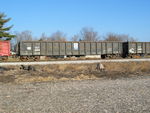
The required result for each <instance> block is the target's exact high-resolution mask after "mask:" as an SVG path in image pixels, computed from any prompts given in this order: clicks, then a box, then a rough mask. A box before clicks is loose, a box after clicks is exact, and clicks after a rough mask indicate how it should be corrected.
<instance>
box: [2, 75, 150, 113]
mask: <svg viewBox="0 0 150 113" xmlns="http://www.w3.org/2000/svg"><path fill="white" fill-rule="evenodd" d="M0 113H150V77H149V76H141V77H134V78H122V79H116V80H109V79H99V80H81V81H64V82H45V83H24V84H3V83H0Z"/></svg>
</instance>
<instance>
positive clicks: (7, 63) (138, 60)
mask: <svg viewBox="0 0 150 113" xmlns="http://www.w3.org/2000/svg"><path fill="white" fill-rule="evenodd" d="M146 61H148V62H150V59H111V60H110V59H109V60H75V61H43V62H42V61H40V62H1V63H0V66H7V65H8V66H9V65H48V64H82V63H87V64H89V63H103V62H146Z"/></svg>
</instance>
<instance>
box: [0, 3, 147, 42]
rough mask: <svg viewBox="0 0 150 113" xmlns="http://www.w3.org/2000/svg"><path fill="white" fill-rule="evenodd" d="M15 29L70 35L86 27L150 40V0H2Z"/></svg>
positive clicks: (37, 35)
mask: <svg viewBox="0 0 150 113" xmlns="http://www.w3.org/2000/svg"><path fill="white" fill-rule="evenodd" d="M0 12H5V13H6V14H7V16H8V17H11V18H12V20H11V21H10V22H9V24H10V25H11V24H13V25H14V27H13V28H12V32H14V31H24V30H31V31H32V32H33V35H34V36H36V37H39V36H40V35H41V33H43V32H45V33H46V34H47V35H50V34H52V33H53V32H55V31H57V30H60V31H63V32H64V33H66V34H67V36H68V37H69V38H70V37H71V36H73V35H74V34H76V33H78V32H79V31H80V30H81V28H83V27H93V28H94V29H95V30H96V31H98V32H99V34H100V35H101V36H104V35H106V34H107V33H108V32H114V33H118V34H129V35H130V36H132V37H135V38H138V40H139V41H150V0H0Z"/></svg>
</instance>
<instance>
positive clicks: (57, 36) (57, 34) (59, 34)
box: [49, 31, 67, 41]
mask: <svg viewBox="0 0 150 113" xmlns="http://www.w3.org/2000/svg"><path fill="white" fill-rule="evenodd" d="M49 40H52V41H66V40H67V39H66V35H65V34H64V33H63V32H61V31H57V32H55V33H53V34H52V35H51V36H50V39H49Z"/></svg>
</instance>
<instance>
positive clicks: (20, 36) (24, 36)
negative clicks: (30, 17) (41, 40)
mask: <svg viewBox="0 0 150 113" xmlns="http://www.w3.org/2000/svg"><path fill="white" fill-rule="evenodd" d="M15 35H16V37H15V39H16V41H17V42H20V41H23V40H32V39H33V36H32V32H31V31H23V32H16V33H15Z"/></svg>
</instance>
